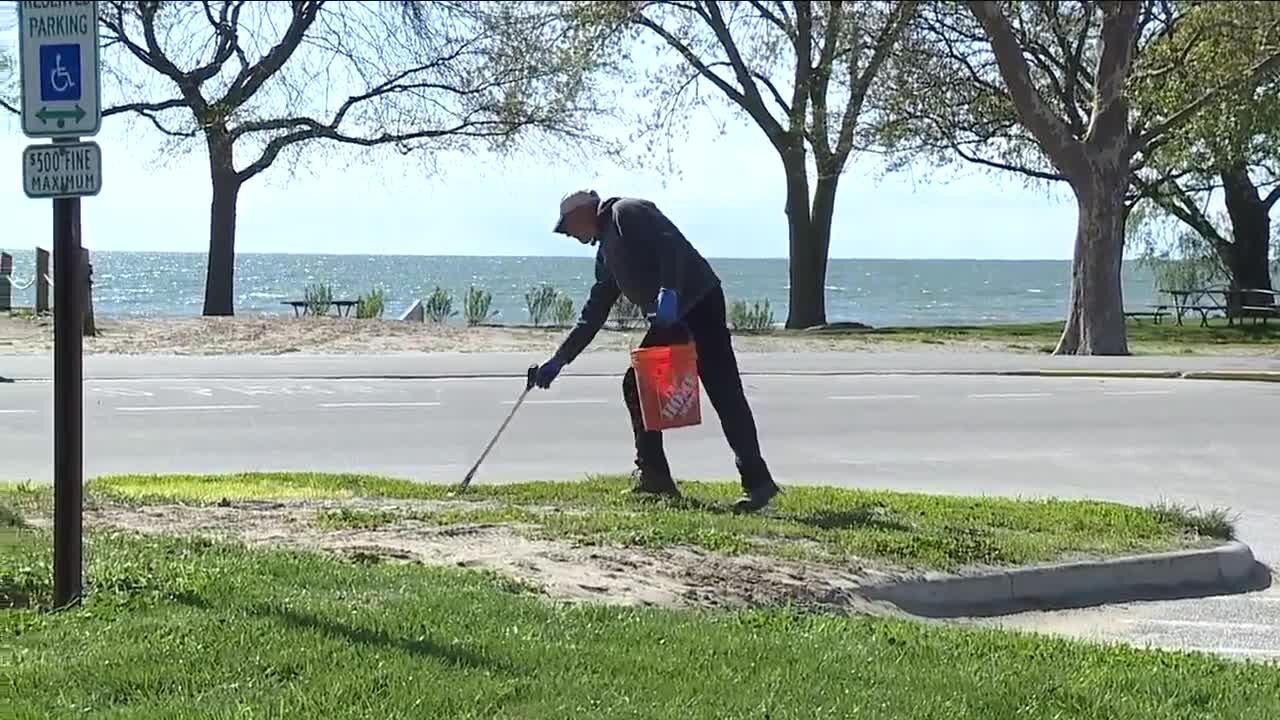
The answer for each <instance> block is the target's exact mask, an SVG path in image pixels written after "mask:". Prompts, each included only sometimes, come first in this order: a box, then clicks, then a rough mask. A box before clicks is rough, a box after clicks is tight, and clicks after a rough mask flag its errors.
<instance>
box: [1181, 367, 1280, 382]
mask: <svg viewBox="0 0 1280 720" xmlns="http://www.w3.org/2000/svg"><path fill="white" fill-rule="evenodd" d="M1182 377H1183V378H1185V379H1187V380H1237V381H1246V382H1280V371H1276V370H1192V371H1190V372H1184V373H1182Z"/></svg>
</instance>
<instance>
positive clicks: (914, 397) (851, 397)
mask: <svg viewBox="0 0 1280 720" xmlns="http://www.w3.org/2000/svg"><path fill="white" fill-rule="evenodd" d="M827 399H828V400H919V399H920V396H919V395H830V396H828V397H827Z"/></svg>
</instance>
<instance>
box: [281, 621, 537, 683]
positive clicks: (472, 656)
mask: <svg viewBox="0 0 1280 720" xmlns="http://www.w3.org/2000/svg"><path fill="white" fill-rule="evenodd" d="M256 610H257V613H258V614H259V615H264V616H270V617H274V618H276V619H277V620H279V621H280V622H282V623H284V624H285V625H287V626H289V627H291V628H296V629H305V630H318V631H320V632H322V633H325V634H326V635H330V636H332V637H335V638H338V639H341V640H346V641H348V642H351V643H359V644H361V645H375V646H381V647H386V648H392V649H396V650H401V651H403V652H406V653H409V654H410V655H415V656H417V657H421V658H431V659H435V660H440V661H442V662H445V663H448V664H450V665H456V666H458V667H463V668H467V669H471V670H492V671H498V672H501V673H504V674H508V675H513V674H516V673H515V671H514V670H513V669H512V668H511V667H510V666H508V665H507V664H505V663H502V662H499V661H495V660H491V659H489V658H486V657H483V656H481V655H479V654H476V653H473V652H471V651H470V650H467V649H465V648H460V647H457V646H454V645H442V644H440V643H437V642H435V641H433V640H430V639H427V638H415V639H409V638H401V637H395V636H393V635H391V634H389V633H386V632H383V631H381V630H370V629H368V628H361V627H353V626H351V625H347V624H345V623H342V622H336V621H333V620H329V619H326V618H322V617H319V616H316V615H313V614H311V613H307V612H301V611H298V610H294V609H291V608H278V607H272V606H269V605H259V606H258V607H257V608H256Z"/></svg>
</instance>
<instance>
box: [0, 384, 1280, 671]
mask: <svg viewBox="0 0 1280 720" xmlns="http://www.w3.org/2000/svg"><path fill="white" fill-rule="evenodd" d="M746 382H747V386H748V392H749V394H750V396H751V398H752V400H753V403H754V405H755V408H756V412H757V416H758V421H759V424H760V426H761V431H762V439H763V442H764V446H765V452H766V455H767V457H768V458H769V460H770V462H771V464H772V465H773V467H774V469H775V472H776V474H777V475H778V476H779V478H780V480H781V481H783V482H784V483H823V484H838V485H846V486H861V487H890V488H898V489H907V490H921V491H930V492H954V493H989V494H1000V495H1024V496H1043V495H1057V496H1066V497H1095V498H1103V499H1112V500H1119V501H1126V502H1150V501H1156V500H1161V499H1165V500H1173V501H1179V502H1186V503H1193V504H1203V505H1212V506H1227V507H1230V508H1231V509H1233V510H1234V511H1236V512H1239V513H1240V514H1241V519H1240V522H1239V527H1240V530H1241V534H1242V536H1243V539H1244V540H1245V541H1246V542H1249V543H1250V544H1251V545H1252V546H1253V547H1254V548H1255V551H1256V552H1257V553H1258V555H1259V557H1260V559H1262V560H1263V561H1264V562H1268V563H1275V562H1277V561H1280V480H1277V477H1276V474H1275V466H1274V460H1273V458H1274V448H1275V443H1276V436H1277V426H1276V421H1275V418H1276V412H1275V408H1276V406H1277V402H1280V384H1254V383H1213V382H1200V381H1187V380H1100V379H1066V378H1002V377H985V378H982V377H966V376H936V377H935V376H918V377H911V376H897V375H866V376H835V377H814V376H773V375H759V376H753V377H749V378H748V379H747V381H746ZM521 388H522V385H521V382H520V381H519V380H515V379H439V380H378V379H371V378H362V379H353V380H324V379H287V378H269V377H257V378H249V379H216V378H213V379H211V378H204V379H201V378H192V377H187V378H183V377H180V376H179V375H177V374H175V375H174V376H173V377H156V376H154V375H153V376H152V377H150V378H149V379H134V380H91V381H88V382H87V383H86V390H85V398H86V432H85V440H86V450H85V453H86V472H87V473H88V474H90V475H97V474H102V473H118V472H180V471H194V472H224V471H238V470H267V469H313V470H323V471H338V470H347V471H365V472H376V473H386V474H392V475H400V476H409V477H415V478H420V479H423V480H427V481H439V482H453V481H456V480H458V479H460V478H461V476H462V474H463V473H464V472H465V470H466V468H467V467H468V466H469V465H470V464H471V463H472V462H473V461H474V459H475V457H476V455H477V454H478V453H479V452H480V450H481V449H482V448H483V446H484V444H485V443H486V442H487V441H488V439H489V437H490V436H491V434H492V433H493V431H494V430H496V428H497V426H498V424H499V423H500V422H501V420H502V418H503V416H504V415H505V414H506V412H507V411H508V410H509V409H510V404H511V402H512V401H513V400H514V399H515V397H516V396H517V395H518V394H519V391H520V390H521ZM51 400H52V386H51V385H50V384H49V383H47V382H17V383H8V384H0V479H26V478H33V479H37V480H47V479H48V478H49V475H50V454H51V450H52V437H51V430H52V416H51V414H50V411H49V408H50V405H51ZM704 412H705V413H706V414H707V417H708V422H707V423H706V424H704V425H703V426H701V427H698V428H691V429H686V430H682V431H678V432H674V433H671V434H670V435H669V440H668V448H669V453H670V456H671V460H672V463H673V466H674V467H675V469H676V471H677V473H678V474H680V475H682V476H685V477H694V478H728V477H730V476H731V474H732V464H731V457H730V454H729V452H728V450H727V448H726V447H725V445H724V442H723V440H722V438H721V437H720V435H719V427H718V425H717V423H716V422H715V420H714V416H713V415H712V414H711V410H710V407H709V406H707V407H704ZM628 462H629V427H628V424H627V420H626V415H625V411H624V409H623V407H622V404H621V398H620V390H619V383H618V380H617V379H616V378H603V377H581V376H580V377H573V376H569V377H565V378H563V379H562V380H561V381H560V382H559V383H557V385H556V387H555V388H553V389H552V390H551V391H548V392H541V391H539V392H536V393H535V394H534V395H532V396H531V399H530V400H529V401H528V402H527V403H526V406H525V407H523V408H522V409H521V410H520V413H519V415H518V416H517V418H516V420H515V421H514V422H513V423H512V425H511V427H510V428H509V429H508V433H507V435H506V436H505V437H504V438H503V440H502V441H501V442H500V443H499V444H498V446H497V447H496V448H495V450H494V452H493V454H492V455H491V456H490V458H489V460H488V461H487V463H486V465H485V467H484V468H483V469H482V470H481V472H480V474H479V476H478V477H477V480H476V482H478V483H490V482H506V481H513V480H523V479H563V478H566V477H575V476H581V475H582V474H583V473H589V472H625V471H626V470H628V469H629V468H628ZM1007 622H1008V623H1010V624H1014V625H1018V626H1022V627H1036V628H1042V629H1051V630H1056V631H1062V632H1070V633H1076V634H1083V635H1091V634H1092V635H1097V634H1099V633H1100V634H1101V636H1104V637H1109V638H1122V639H1126V640H1130V641H1136V642H1147V641H1150V642H1153V643H1156V644H1161V645H1165V646H1170V647H1196V648H1205V649H1211V650H1214V651H1218V652H1224V653H1230V654H1235V655H1241V656H1248V657H1259V658H1271V657H1275V658H1280V595H1278V594H1277V591H1276V590H1270V591H1266V592H1263V593H1258V594H1253V595H1249V596H1241V597H1232V598H1219V599H1212V600H1198V601H1183V602H1179V603H1148V604H1134V605H1129V606H1126V607H1121V608H1102V609H1098V610H1091V611H1083V612H1082V611H1073V612H1069V613H1051V614H1030V615H1023V616H1019V617H1017V618H1013V619H1009V620H1007Z"/></svg>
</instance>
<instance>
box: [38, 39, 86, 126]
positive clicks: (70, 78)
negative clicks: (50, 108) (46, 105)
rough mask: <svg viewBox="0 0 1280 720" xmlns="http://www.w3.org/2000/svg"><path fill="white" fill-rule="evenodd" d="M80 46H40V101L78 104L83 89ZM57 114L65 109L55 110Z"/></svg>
mask: <svg viewBox="0 0 1280 720" xmlns="http://www.w3.org/2000/svg"><path fill="white" fill-rule="evenodd" d="M80 62H81V61H80V46H79V45H75V44H72V43H58V44H57V45H42V46H40V101H41V102H54V103H64V102H77V101H79V100H80V99H81V94H82V93H83V91H84V88H83V87H82V82H81V81H82V80H84V78H83V77H82V76H81V74H80V73H81V70H82V68H81V65H80ZM54 110H55V111H57V112H64V110H63V109H60V108H55V109H54Z"/></svg>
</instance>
